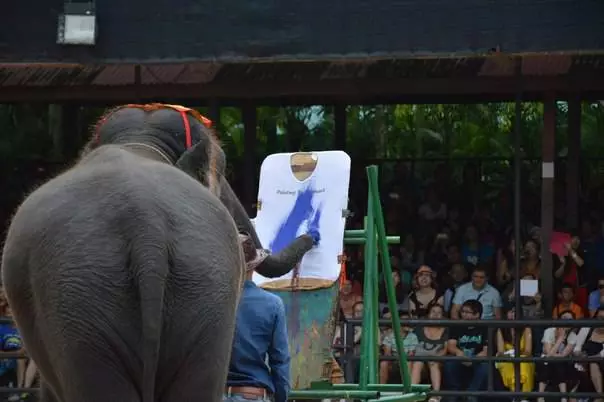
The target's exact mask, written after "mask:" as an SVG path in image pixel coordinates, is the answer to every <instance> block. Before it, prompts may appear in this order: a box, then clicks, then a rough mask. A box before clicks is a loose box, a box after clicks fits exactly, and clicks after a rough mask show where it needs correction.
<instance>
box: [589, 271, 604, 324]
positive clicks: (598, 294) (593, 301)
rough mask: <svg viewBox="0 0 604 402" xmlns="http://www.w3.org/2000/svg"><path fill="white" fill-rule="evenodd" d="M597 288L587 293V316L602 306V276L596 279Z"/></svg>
mask: <svg viewBox="0 0 604 402" xmlns="http://www.w3.org/2000/svg"><path fill="white" fill-rule="evenodd" d="M597 287H598V288H597V289H596V290H594V291H592V292H591V293H590V294H589V303H588V304H589V305H588V309H589V316H590V317H593V316H594V315H595V314H596V311H598V310H599V309H600V308H601V307H604V277H603V278H599V279H598V284H597Z"/></svg>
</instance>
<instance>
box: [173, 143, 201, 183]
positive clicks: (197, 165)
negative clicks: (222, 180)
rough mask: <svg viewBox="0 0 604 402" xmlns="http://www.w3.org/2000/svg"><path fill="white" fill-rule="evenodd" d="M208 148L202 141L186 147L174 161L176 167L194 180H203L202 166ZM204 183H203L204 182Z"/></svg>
mask: <svg viewBox="0 0 604 402" xmlns="http://www.w3.org/2000/svg"><path fill="white" fill-rule="evenodd" d="M207 156H208V150H207V147H206V146H205V144H203V141H199V142H198V143H197V144H195V145H194V146H192V147H191V148H189V149H187V150H186V151H185V152H184V153H183V154H182V155H181V156H180V158H179V159H178V160H177V161H176V165H175V166H176V167H177V168H179V169H180V170H182V171H183V172H185V173H187V174H188V175H190V176H191V177H193V178H194V179H195V180H201V181H203V176H204V175H203V174H200V173H201V172H202V167H203V165H204V161H206V160H207ZM204 184H205V183H204Z"/></svg>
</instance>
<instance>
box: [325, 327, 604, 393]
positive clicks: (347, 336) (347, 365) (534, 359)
mask: <svg viewBox="0 0 604 402" xmlns="http://www.w3.org/2000/svg"><path fill="white" fill-rule="evenodd" d="M362 324H363V321H362V320H354V319H352V320H346V321H344V322H342V323H341V331H342V332H341V333H342V338H343V342H342V345H338V346H335V349H339V350H340V351H342V352H343V353H342V357H341V359H340V363H341V364H342V365H343V369H344V373H345V378H346V383H354V382H355V381H354V380H355V370H356V368H357V365H358V361H359V359H360V356H359V355H356V354H355V353H354V346H355V345H354V344H353V342H354V327H355V326H361V325H362ZM379 325H380V327H389V326H391V325H392V322H391V321H390V320H380V321H379ZM404 325H405V326H408V327H410V328H419V327H428V326H432V327H435V326H436V327H446V328H452V327H457V328H459V327H486V328H487V333H488V342H487V349H488V352H487V356H484V357H458V356H451V355H444V356H408V357H407V360H408V361H411V362H413V361H420V362H443V363H444V362H447V361H459V362H479V363H488V367H487V368H488V375H487V384H486V387H485V388H484V389H483V390H480V391H474V392H471V391H451V390H446V389H444V388H445V387H441V388H443V389H441V390H440V391H431V392H430V394H429V395H430V396H441V397H471V396H474V397H480V398H481V399H482V398H488V399H502V400H511V399H513V398H522V399H526V398H540V397H543V398H546V399H549V398H557V399H559V398H571V397H572V398H575V399H582V398H585V399H589V398H602V394H600V393H595V392H573V390H572V389H570V390H568V392H560V391H555V392H552V391H546V392H537V391H531V392H522V391H520V387H521V382H520V378H519V375H520V363H522V362H528V363H553V362H567V363H600V364H602V363H603V362H604V358H603V357H602V356H596V357H585V356H577V355H574V354H573V355H570V356H568V357H542V356H519V354H518V352H519V351H520V347H519V343H520V337H518V336H516V337H515V340H516V344H515V345H514V346H515V347H514V351H515V354H514V356H513V357H512V356H497V355H496V353H495V350H494V345H495V342H494V339H495V333H496V331H497V329H500V328H515V329H524V328H527V327H529V328H550V327H562V326H563V327H567V328H577V329H578V328H603V327H604V322H602V321H598V320H476V321H464V320H451V319H443V320H415V319H412V320H405V321H404ZM517 333H518V332H517ZM539 341H540V340H539ZM379 359H380V361H383V360H392V361H397V360H398V357H397V356H385V355H380V356H379ZM496 362H512V363H515V364H514V368H515V370H514V371H515V374H516V377H517V378H516V381H515V389H514V390H505V389H503V388H502V387H501V386H500V387H497V386H496V384H497V381H496V376H498V375H499V373H498V371H497V368H495V365H494V363H496ZM586 379H587V380H589V381H591V379H590V378H589V376H586ZM372 385H373V384H370V385H369V388H371V386H372ZM334 388H336V389H337V388H338V385H337V384H334ZM380 388H381V389H384V385H381V386H380ZM391 388H392V391H402V386H401V385H400V384H392V386H391ZM497 388H499V389H497ZM573 388H574V387H573Z"/></svg>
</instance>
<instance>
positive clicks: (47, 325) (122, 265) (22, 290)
mask: <svg viewBox="0 0 604 402" xmlns="http://www.w3.org/2000/svg"><path fill="white" fill-rule="evenodd" d="M103 148H106V149H105V150H102V149H99V150H97V151H98V152H96V153H95V155H92V158H90V159H88V160H85V161H84V162H83V163H81V164H78V165H76V166H75V167H74V168H72V169H71V170H69V171H66V172H64V173H63V174H61V175H59V176H57V177H55V178H54V179H52V180H50V181H49V182H47V183H45V184H44V185H42V186H41V187H39V188H38V189H36V190H35V191H33V192H32V193H31V194H30V195H29V196H28V197H27V198H26V200H25V201H24V202H23V203H22V204H21V206H20V207H19V209H18V211H17V212H16V214H15V216H14V218H13V220H12V222H11V225H10V228H9V231H8V235H7V238H6V242H5V247H4V254H3V262H2V268H3V273H2V275H3V279H4V285H5V287H6V291H7V295H8V297H9V299H10V300H11V303H13V302H14V306H13V310H14V312H15V317H16V318H17V321H18V322H19V317H24V316H25V314H27V311H33V314H34V318H33V319H34V320H35V321H36V331H39V332H41V333H46V334H55V336H56V337H57V339H56V340H55V341H56V342H57V343H58V344H60V345H62V346H64V347H68V345H67V344H69V343H70V342H72V341H73V342H74V343H77V344H78V345H79V344H81V339H88V340H89V341H90V342H89V344H88V345H86V347H90V348H92V349H94V348H99V349H100V348H107V347H109V348H110V349H111V350H117V351H124V355H127V356H131V359H126V360H130V364H132V367H130V370H132V371H134V372H136V371H138V370H139V369H140V367H138V364H139V363H138V362H140V355H139V348H140V344H141V338H140V333H141V323H140V317H141V314H140V300H139V294H138V291H137V287H136V286H137V285H136V282H135V279H136V278H137V277H138V275H139V273H137V272H132V270H131V260H132V253H133V252H140V253H145V252H146V250H144V249H140V250H133V244H135V242H134V241H135V240H136V239H143V242H142V244H143V247H149V248H153V249H161V250H163V251H162V252H165V255H163V256H161V260H162V261H165V262H166V263H167V264H170V270H169V271H170V277H169V278H168V290H167V296H168V297H171V298H173V299H174V300H175V301H173V302H169V303H168V304H169V305H174V304H175V303H176V301H177V300H195V299H196V298H199V291H198V290H193V291H190V292H189V290H191V289H192V288H191V284H192V283H203V288H205V289H206V290H208V289H211V288H212V287H214V286H217V285H220V284H230V286H227V287H229V288H230V289H231V291H230V293H232V289H233V288H234V286H233V285H232V284H233V283H234V282H235V281H236V280H238V279H237V276H238V275H240V273H239V272H237V269H236V268H237V267H233V268H234V272H230V273H225V272H218V273H217V274H216V275H215V276H212V275H210V274H209V272H208V270H216V269H217V268H216V267H219V266H223V268H224V267H230V266H232V265H233V264H236V263H237V262H238V261H239V260H238V255H237V233H236V228H235V225H234V223H233V222H232V218H231V217H230V215H229V213H228V211H227V210H226V208H225V207H224V206H223V205H222V204H221V202H220V201H219V200H218V198H216V197H215V196H213V195H212V194H211V193H210V192H209V191H208V190H207V189H205V188H204V187H203V186H201V185H200V184H199V183H197V182H196V181H195V180H193V179H192V178H191V177H189V176H188V175H186V174H184V173H183V172H181V171H179V170H178V169H176V168H174V167H172V166H169V165H166V164H163V163H159V162H153V161H145V160H141V158H140V157H136V156H132V155H129V153H128V152H125V151H123V150H119V149H115V148H113V149H112V148H108V147H103ZM210 231H212V232H214V233H212V234H210ZM201 233H203V235H202V234H201ZM146 235H148V236H146ZM146 239H152V240H150V241H149V242H148V243H145V241H147V240H146ZM203 243H205V245H207V246H210V247H211V249H210V250H209V251H208V252H207V253H206V252H205V250H206V248H205V247H204V245H203ZM139 244H141V243H140V242H139ZM204 257H208V258H207V261H206V260H205V259H204ZM164 258H165V260H164ZM196 262H198V263H197V265H196V267H197V268H201V267H200V265H201V266H202V265H206V266H207V268H206V269H202V270H198V271H196V270H193V269H192V266H193V265H194V264H195V263H196ZM198 272H204V274H203V275H201V276H200V275H199V274H198ZM176 287H179V291H178V292H180V295H177V294H176V293H178V292H176V293H175V292H174V289H175V288H176ZM231 297H232V295H231ZM207 303H208V304H209V303H210V300H207ZM169 314H170V315H171V316H173V315H174V314H173V312H169ZM72 317H77V319H75V320H74V318H72ZM67 323H69V325H67ZM179 325H180V324H179ZM59 329H60V330H59ZM28 339H32V337H31V336H30V337H29V338H28ZM108 344H109V345H108ZM26 346H28V345H26ZM61 351H62V349H61V348H57V349H56V350H52V351H50V353H53V354H55V353H56V355H55V356H54V357H55V358H56V359H57V362H58V361H60V359H61ZM63 352H64V350H63ZM99 353H103V352H102V351H101V350H99ZM122 357H123V356H122Z"/></svg>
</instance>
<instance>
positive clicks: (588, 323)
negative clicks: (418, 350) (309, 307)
mask: <svg viewBox="0 0 604 402" xmlns="http://www.w3.org/2000/svg"><path fill="white" fill-rule="evenodd" d="M346 322H347V324H348V325H360V324H362V321H361V320H355V319H350V320H346ZM404 323H405V325H406V326H409V327H434V326H440V327H493V328H514V327H522V328H526V327H531V328H535V327H537V328H548V327H568V328H602V327H604V321H598V320H541V319H537V320H476V321H471V320H451V319H442V320H424V319H421V320H419V319H411V320H405V321H404ZM378 324H379V325H381V326H388V325H391V324H392V322H391V321H390V320H379V321H378Z"/></svg>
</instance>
